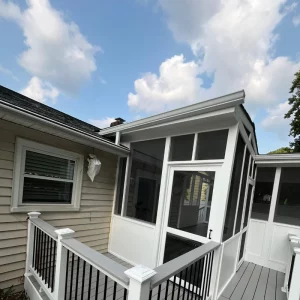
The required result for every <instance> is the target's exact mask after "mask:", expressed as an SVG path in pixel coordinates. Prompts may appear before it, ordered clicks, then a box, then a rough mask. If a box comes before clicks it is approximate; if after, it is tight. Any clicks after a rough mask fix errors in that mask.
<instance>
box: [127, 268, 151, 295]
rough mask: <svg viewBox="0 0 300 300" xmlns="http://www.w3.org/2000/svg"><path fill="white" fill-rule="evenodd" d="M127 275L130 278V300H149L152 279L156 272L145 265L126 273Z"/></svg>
mask: <svg viewBox="0 0 300 300" xmlns="http://www.w3.org/2000/svg"><path fill="white" fill-rule="evenodd" d="M125 274H126V275H127V276H128V277H129V278H130V282H129V289H128V292H129V293H128V300H148V299H149V292H150V279H151V278H152V277H153V276H154V275H155V274H156V272H155V271H154V270H152V269H150V268H148V267H145V266H143V265H138V266H135V267H133V268H131V269H129V270H127V271H125Z"/></svg>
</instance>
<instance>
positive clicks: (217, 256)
mask: <svg viewBox="0 0 300 300" xmlns="http://www.w3.org/2000/svg"><path fill="white" fill-rule="evenodd" d="M221 258H222V247H221V246H220V247H218V248H217V249H215V250H214V261H213V265H212V270H211V276H210V291H209V295H210V296H211V300H217V298H218V286H219V277H220V269H221Z"/></svg>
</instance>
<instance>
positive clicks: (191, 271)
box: [187, 265, 194, 299]
mask: <svg viewBox="0 0 300 300" xmlns="http://www.w3.org/2000/svg"><path fill="white" fill-rule="evenodd" d="M193 266H194V265H191V266H190V279H189V287H188V293H187V299H189V297H190V289H191V281H192V274H193Z"/></svg>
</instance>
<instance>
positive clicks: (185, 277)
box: [182, 267, 189, 300]
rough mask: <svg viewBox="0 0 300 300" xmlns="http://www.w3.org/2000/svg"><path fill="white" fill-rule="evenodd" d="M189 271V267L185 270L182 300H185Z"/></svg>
mask: <svg viewBox="0 0 300 300" xmlns="http://www.w3.org/2000/svg"><path fill="white" fill-rule="evenodd" d="M188 269H189V267H187V268H186V269H185V276H184V287H183V294H182V300H184V295H185V290H186V281H187V274H188V272H187V271H188Z"/></svg>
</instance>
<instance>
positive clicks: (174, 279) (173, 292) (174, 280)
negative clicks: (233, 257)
mask: <svg viewBox="0 0 300 300" xmlns="http://www.w3.org/2000/svg"><path fill="white" fill-rule="evenodd" d="M175 286H176V275H174V278H173V287H172V298H171V299H172V300H174V294H175Z"/></svg>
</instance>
